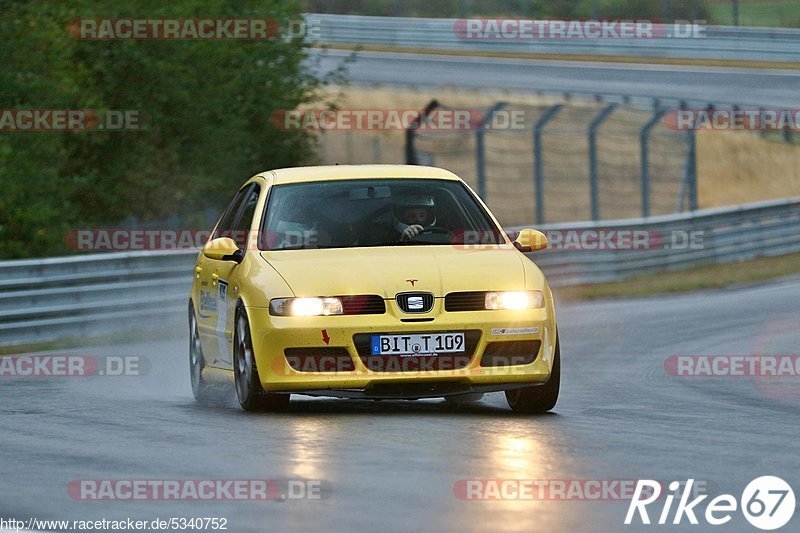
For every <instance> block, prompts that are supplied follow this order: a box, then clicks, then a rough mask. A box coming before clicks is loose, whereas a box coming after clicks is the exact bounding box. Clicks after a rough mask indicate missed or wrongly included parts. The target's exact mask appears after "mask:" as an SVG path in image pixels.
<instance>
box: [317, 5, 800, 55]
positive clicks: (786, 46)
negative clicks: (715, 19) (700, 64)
mask: <svg viewBox="0 0 800 533" xmlns="http://www.w3.org/2000/svg"><path fill="white" fill-rule="evenodd" d="M305 17H306V24H307V26H308V27H310V28H314V31H313V32H312V34H311V35H310V38H311V40H312V41H314V40H316V42H318V43H319V44H324V45H364V46H368V45H372V46H382V47H396V48H407V49H421V50H442V51H446V50H459V51H475V52H497V51H500V52H517V53H530V54H548V55H549V54H553V55H598V56H638V57H642V56H643V57H662V58H691V59H721V60H724V59H739V60H747V61H798V60H800V30H798V29H789V28H744V27H733V26H703V27H702V28H703V33H702V34H701V35H702V36H699V37H693V38H665V37H655V38H650V39H539V40H513V39H508V40H502V41H498V40H496V41H490V40H473V39H470V40H467V39H463V38H461V37H459V35H458V33H457V32H456V31H455V30H454V25H455V23H456V21H457V20H458V19H446V18H440V19H437V18H411V17H372V16H360V15H331V14H318V13H311V14H307V15H305Z"/></svg>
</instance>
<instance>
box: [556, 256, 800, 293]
mask: <svg viewBox="0 0 800 533" xmlns="http://www.w3.org/2000/svg"><path fill="white" fill-rule="evenodd" d="M793 274H800V253H796V254H789V255H781V256H777V257H763V258H759V259H753V260H749V261H739V262H736V263H725V264H720V265H716V264H710V265H703V266H699V267H695V268H691V269H688V270H682V271H679V272H663V273H658V274H648V275H645V276H639V277H636V278H631V279H629V280H627V281H619V282H613V283H598V284H594V285H576V286H572V287H560V288H555V289H553V292H554V293H555V295H556V297H559V298H561V299H564V300H592V299H597V298H618V297H626V296H649V295H654V294H670V293H681V292H690V291H695V290H700V289H718V288H721V287H728V286H731V285H742V284H749V283H756V282H760V281H767V280H771V279H776V278H781V277H785V276H791V275H793Z"/></svg>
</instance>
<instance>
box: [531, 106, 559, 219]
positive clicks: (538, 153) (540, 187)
mask: <svg viewBox="0 0 800 533" xmlns="http://www.w3.org/2000/svg"><path fill="white" fill-rule="evenodd" d="M563 107H564V104H556V105H554V106H552V107H550V108H548V110H547V111H545V112H544V114H543V115H542V116H541V117H540V118H539V120H537V121H536V124H534V125H533V183H534V192H533V193H534V194H535V195H536V224H544V161H543V160H542V130H543V129H544V127H545V125H547V123H548V122H550V121H551V120H552V119H553V118H555V116H556V115H557V114H558V112H559V111H561V108H563Z"/></svg>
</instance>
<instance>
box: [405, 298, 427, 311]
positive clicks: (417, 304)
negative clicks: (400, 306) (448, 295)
mask: <svg viewBox="0 0 800 533" xmlns="http://www.w3.org/2000/svg"><path fill="white" fill-rule="evenodd" d="M408 309H409V310H412V309H413V310H419V309H425V302H424V301H423V299H422V296H409V297H408Z"/></svg>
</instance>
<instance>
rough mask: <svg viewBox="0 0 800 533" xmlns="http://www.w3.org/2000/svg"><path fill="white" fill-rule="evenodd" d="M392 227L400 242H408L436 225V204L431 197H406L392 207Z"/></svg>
mask: <svg viewBox="0 0 800 533" xmlns="http://www.w3.org/2000/svg"><path fill="white" fill-rule="evenodd" d="M393 208H394V218H395V222H394V227H395V229H396V230H397V231H399V232H400V240H401V241H409V240H411V239H413V238H414V237H416V236H417V235H419V234H420V233H422V232H423V231H424V230H425V229H426V228H430V227H431V226H434V225H435V224H436V203H435V202H434V200H433V197H431V196H408V197H405V198H400V199H398V200H397V201H396V202H395V204H394V206H393Z"/></svg>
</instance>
